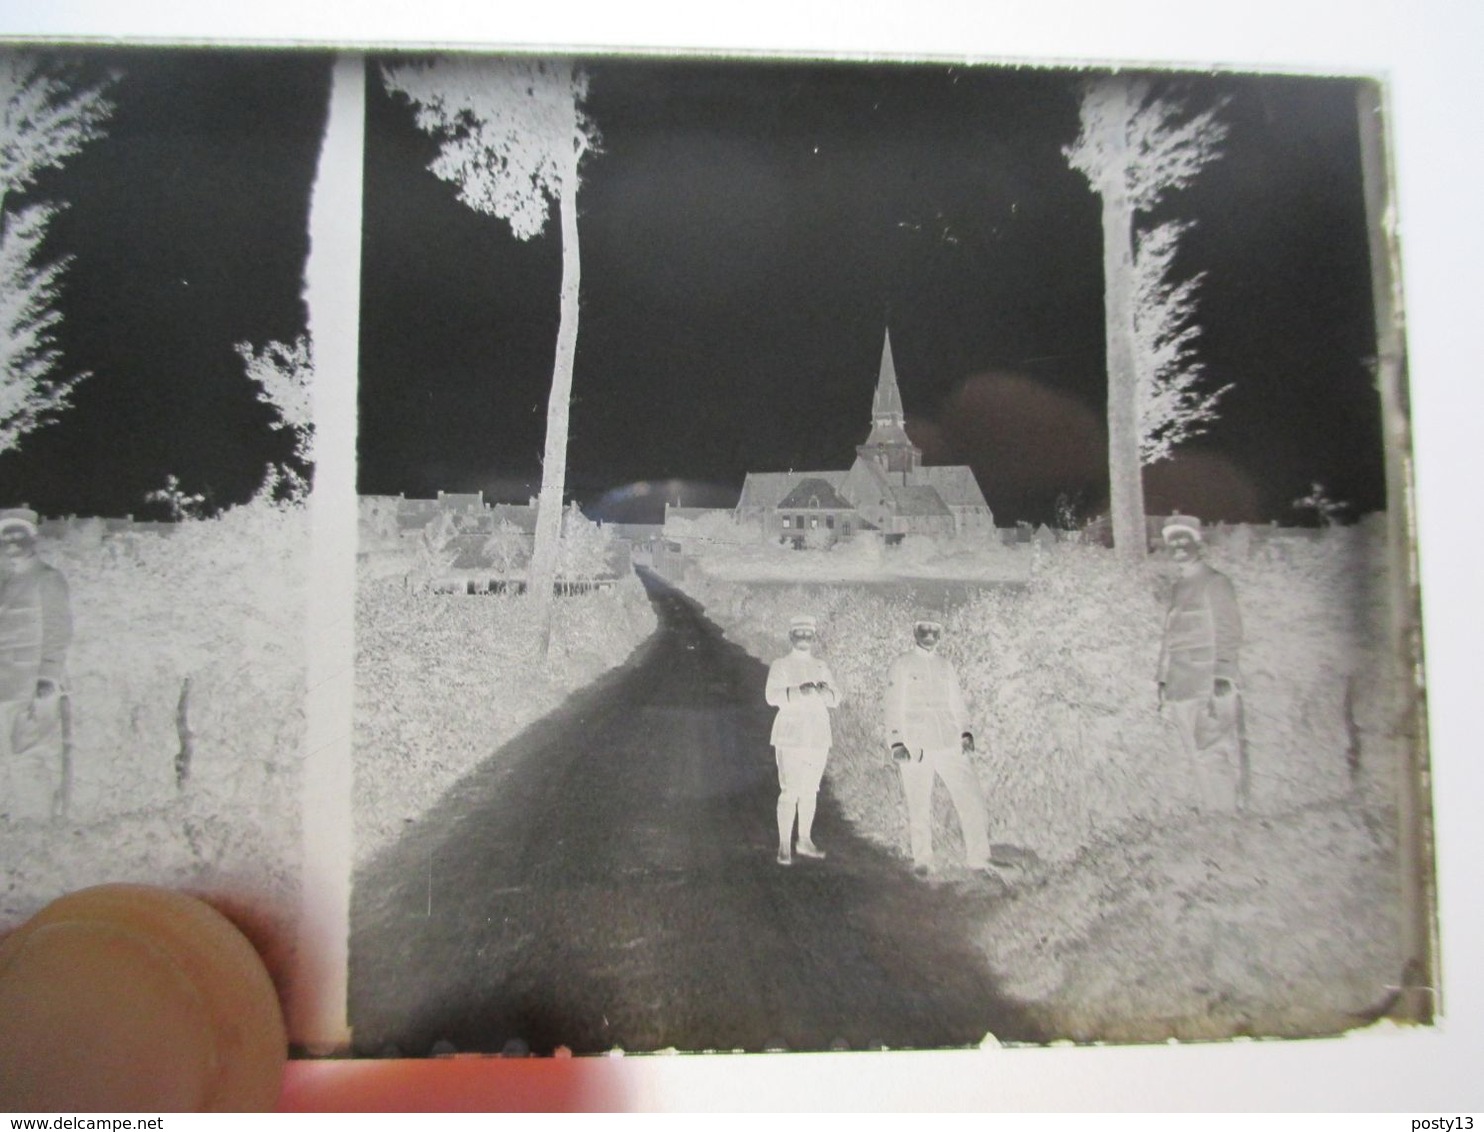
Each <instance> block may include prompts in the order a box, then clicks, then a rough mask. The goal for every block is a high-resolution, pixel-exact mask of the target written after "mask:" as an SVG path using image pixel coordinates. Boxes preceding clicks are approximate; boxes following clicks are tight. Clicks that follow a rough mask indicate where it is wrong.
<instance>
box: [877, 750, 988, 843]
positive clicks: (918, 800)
mask: <svg viewBox="0 0 1484 1132" xmlns="http://www.w3.org/2000/svg"><path fill="white" fill-rule="evenodd" d="M918 754H919V752H917V751H914V752H913V758H912V759H910V760H909V761H906V762H899V763H897V769H898V770H899V771H900V772H901V775H902V794H903V795H904V796H905V797H906V799H907V826H908V829H909V831H910V832H911V836H912V861H913V863H914V864H917V865H930V864H932V863H933V778H934V777H935V776H936V777H938V778H941V779H942V780H943V785H944V786H946V787H948V796H949V798H951V799H952V800H953V808H954V809H955V810H956V811H958V824H959V826H960V827H961V828H962V829H963V831H964V861H965V863H966V864H967V865H968V866H969V867H970V868H982V867H983V866H984V865H987V864H988V863H989V814H988V811H987V810H986V808H985V804H984V791H983V789H982V788H981V787H980V785H979V776H978V775H977V774H976V773H975V772H974V764H973V763H971V762H970V761H969V756H968V755H967V754H966V753H965V752H964V750H963V749H962V748H961V747H949V748H944V749H941V750H936V751H923V752H921V755H922V758H921V760H919V759H918V758H917V755H918Z"/></svg>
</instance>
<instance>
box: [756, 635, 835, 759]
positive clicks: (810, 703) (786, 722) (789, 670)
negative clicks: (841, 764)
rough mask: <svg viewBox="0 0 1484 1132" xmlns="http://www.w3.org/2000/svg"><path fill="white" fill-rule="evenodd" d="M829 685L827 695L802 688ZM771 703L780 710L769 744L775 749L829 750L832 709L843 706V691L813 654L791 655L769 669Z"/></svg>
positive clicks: (796, 653) (799, 653)
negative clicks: (810, 685)
mask: <svg viewBox="0 0 1484 1132" xmlns="http://www.w3.org/2000/svg"><path fill="white" fill-rule="evenodd" d="M821 683H823V684H827V685H829V687H828V688H827V689H826V690H825V691H824V692H816V693H814V694H806V693H805V692H804V691H803V690H802V689H801V687H800V685H803V684H821ZM763 694H764V696H765V697H766V699H767V701H768V703H770V704H772V705H773V706H774V707H776V708H777V709H778V714H777V716H775V717H774V719H773V734H772V738H771V739H770V742H771V743H772V744H773V746H775V747H814V748H820V749H824V750H828V749H829V747H830V744H831V743H832V742H833V741H834V740H833V736H832V735H831V732H830V708H832V707H835V706H836V705H837V704H838V703H839V702H840V690H839V688H838V686H837V685H836V684H835V678H834V677H833V676H832V675H830V669H829V665H827V664H825V662H824V661H822V660H820V659H819V657H817V656H814V655H813V654H812V653H801V652H794V651H790V652H789V654H788V655H787V656H781V657H779V658H778V659H777V660H775V661H774V662H773V663H772V664H771V665H770V666H769V667H768V686H767V688H766V689H765V691H764V693H763Z"/></svg>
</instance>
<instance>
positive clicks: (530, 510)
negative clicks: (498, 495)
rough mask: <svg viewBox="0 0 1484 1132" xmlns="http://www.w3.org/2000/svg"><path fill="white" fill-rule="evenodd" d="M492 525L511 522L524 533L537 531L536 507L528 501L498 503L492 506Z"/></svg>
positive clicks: (496, 525)
mask: <svg viewBox="0 0 1484 1132" xmlns="http://www.w3.org/2000/svg"><path fill="white" fill-rule="evenodd" d="M490 522H491V527H492V528H493V527H498V526H499V525H500V524H501V523H509V524H510V525H511V526H513V527H515V528H516V529H517V530H519V531H521V532H522V533H524V534H528V535H533V534H535V533H536V508H535V507H532V506H530V505H529V504H526V503H496V504H495V505H494V506H493V507H491V508H490Z"/></svg>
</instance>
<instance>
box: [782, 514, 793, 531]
mask: <svg viewBox="0 0 1484 1132" xmlns="http://www.w3.org/2000/svg"><path fill="white" fill-rule="evenodd" d="M792 525H793V520H792V519H790V518H789V517H788V516H787V515H785V516H783V529H784V530H785V531H786V530H788V528H789V527H790V526H792Z"/></svg>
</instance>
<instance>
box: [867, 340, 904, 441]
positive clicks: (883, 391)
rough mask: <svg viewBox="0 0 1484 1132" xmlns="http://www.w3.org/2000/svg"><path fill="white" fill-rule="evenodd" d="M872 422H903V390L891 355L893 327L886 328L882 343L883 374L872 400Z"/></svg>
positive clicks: (877, 383) (879, 423)
mask: <svg viewBox="0 0 1484 1132" xmlns="http://www.w3.org/2000/svg"><path fill="white" fill-rule="evenodd" d="M871 422H872V424H874V425H882V424H895V425H901V424H903V423H904V422H903V418H902V392H901V390H900V389H898V388H897V367H896V363H895V362H893V361H892V357H891V327H889V326H888V327H887V328H886V338H885V340H884V341H883V342H882V343H881V375H880V376H879V377H878V378H877V379H876V397H875V399H874V400H873V401H872V402H871Z"/></svg>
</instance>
